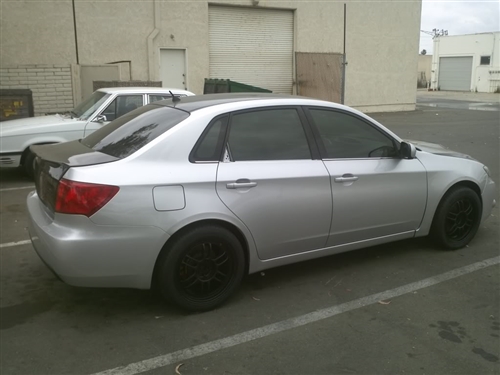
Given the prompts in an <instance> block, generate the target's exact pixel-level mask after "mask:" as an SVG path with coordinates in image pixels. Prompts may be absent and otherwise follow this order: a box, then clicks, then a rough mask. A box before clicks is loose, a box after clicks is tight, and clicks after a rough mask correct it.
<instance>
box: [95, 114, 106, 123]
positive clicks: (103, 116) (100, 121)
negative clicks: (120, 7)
mask: <svg viewBox="0 0 500 375" xmlns="http://www.w3.org/2000/svg"><path fill="white" fill-rule="evenodd" d="M106 121H108V119H107V118H106V116H105V115H98V116H96V118H95V120H94V122H99V123H101V124H102V123H103V122H106Z"/></svg>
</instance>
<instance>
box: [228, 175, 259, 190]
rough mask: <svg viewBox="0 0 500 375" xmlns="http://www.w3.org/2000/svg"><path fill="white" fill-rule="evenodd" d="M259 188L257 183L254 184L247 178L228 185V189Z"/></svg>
mask: <svg viewBox="0 0 500 375" xmlns="http://www.w3.org/2000/svg"><path fill="white" fill-rule="evenodd" d="M255 186H257V183H256V182H252V181H250V180H248V179H246V178H242V179H239V180H236V182H230V183H229V184H227V185H226V188H228V189H245V188H247V189H248V188H253V187H255Z"/></svg>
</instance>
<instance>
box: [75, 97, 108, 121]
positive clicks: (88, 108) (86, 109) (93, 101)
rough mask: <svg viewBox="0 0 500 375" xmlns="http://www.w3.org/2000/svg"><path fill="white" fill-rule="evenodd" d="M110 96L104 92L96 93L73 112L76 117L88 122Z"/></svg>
mask: <svg viewBox="0 0 500 375" xmlns="http://www.w3.org/2000/svg"><path fill="white" fill-rule="evenodd" d="M109 96H110V94H106V93H104V92H100V91H96V92H94V93H93V94H92V95H90V97H89V98H88V99H87V100H85V101H84V102H82V103H80V104H78V105H77V106H76V107H75V109H73V110H72V111H71V114H72V115H73V116H74V117H78V118H80V119H82V120H87V119H88V118H89V117H90V116H91V115H92V114H93V113H94V112H95V111H96V109H97V108H99V107H100V106H101V104H102V103H104V101H106V99H107V98H109Z"/></svg>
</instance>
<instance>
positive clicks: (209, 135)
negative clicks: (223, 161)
mask: <svg viewBox="0 0 500 375" xmlns="http://www.w3.org/2000/svg"><path fill="white" fill-rule="evenodd" d="M226 123H227V116H224V117H221V118H218V119H215V120H212V123H211V124H210V125H208V128H207V130H205V132H204V133H203V135H202V136H201V139H200V141H198V144H197V145H196V146H195V149H194V152H193V153H192V154H191V157H190V159H189V160H190V161H191V162H197V161H219V160H220V157H221V152H222V144H223V143H224V137H225V135H226Z"/></svg>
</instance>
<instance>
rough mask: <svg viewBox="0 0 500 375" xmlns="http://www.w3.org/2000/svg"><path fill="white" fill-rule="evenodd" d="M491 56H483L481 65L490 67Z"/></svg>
mask: <svg viewBox="0 0 500 375" xmlns="http://www.w3.org/2000/svg"><path fill="white" fill-rule="evenodd" d="M490 60H491V56H481V65H490Z"/></svg>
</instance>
